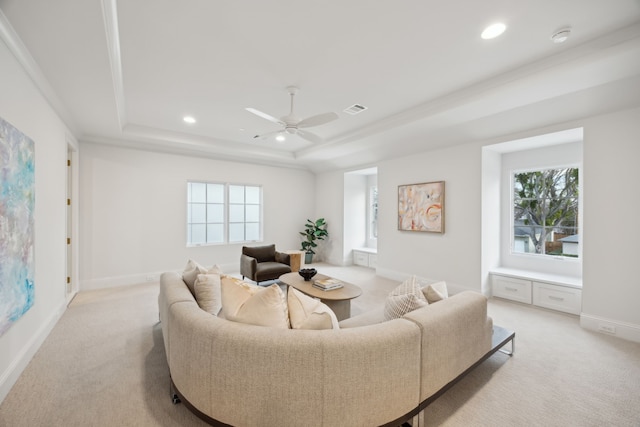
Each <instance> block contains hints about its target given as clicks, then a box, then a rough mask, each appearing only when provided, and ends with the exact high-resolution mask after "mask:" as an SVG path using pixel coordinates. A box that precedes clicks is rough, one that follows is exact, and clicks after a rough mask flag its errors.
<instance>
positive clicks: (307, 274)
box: [298, 268, 317, 282]
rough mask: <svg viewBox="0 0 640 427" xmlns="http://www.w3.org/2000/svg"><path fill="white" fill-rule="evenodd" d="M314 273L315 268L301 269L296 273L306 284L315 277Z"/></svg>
mask: <svg viewBox="0 0 640 427" xmlns="http://www.w3.org/2000/svg"><path fill="white" fill-rule="evenodd" d="M316 273H317V271H316V269H315V268H301V269H300V271H298V274H299V275H301V276H302V277H303V278H304V280H305V281H306V282H308V281H309V280H311V278H312V277H313V276H315V275H316Z"/></svg>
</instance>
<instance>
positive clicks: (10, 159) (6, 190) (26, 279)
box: [0, 118, 35, 335]
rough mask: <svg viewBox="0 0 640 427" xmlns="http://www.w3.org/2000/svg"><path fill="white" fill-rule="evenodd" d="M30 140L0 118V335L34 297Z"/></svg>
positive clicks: (29, 306)
mask: <svg viewBox="0 0 640 427" xmlns="http://www.w3.org/2000/svg"><path fill="white" fill-rule="evenodd" d="M34 209H35V153H34V143H33V141H32V140H31V139H30V138H29V137H27V136H26V135H24V134H23V133H22V132H20V131H19V130H18V129H16V128H15V127H13V126H12V125H11V124H10V123H8V122H6V121H5V120H3V119H2V118H0V335H3V334H4V333H5V332H6V331H7V330H9V328H10V327H11V326H12V325H13V324H14V323H15V322H16V321H17V320H18V319H19V318H20V317H22V315H23V314H25V313H26V312H27V311H28V310H29V309H30V308H31V307H32V306H33V302H34V297H35V288H34V275H35V255H34V251H35V247H34V228H35V221H34Z"/></svg>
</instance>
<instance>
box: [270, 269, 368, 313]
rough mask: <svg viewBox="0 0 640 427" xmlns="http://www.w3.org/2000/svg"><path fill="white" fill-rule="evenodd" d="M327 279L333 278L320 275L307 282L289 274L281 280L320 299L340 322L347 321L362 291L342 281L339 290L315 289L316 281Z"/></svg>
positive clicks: (294, 274)
mask: <svg viewBox="0 0 640 427" xmlns="http://www.w3.org/2000/svg"><path fill="white" fill-rule="evenodd" d="M325 279H331V277H329V276H327V275H324V274H320V273H318V274H316V275H315V276H313V278H312V279H311V280H309V281H308V282H305V280H304V279H303V278H302V276H300V275H299V274H298V273H287V274H283V275H282V276H280V279H279V280H280V281H281V282H282V283H284V284H285V285H288V286H291V287H292V288H296V289H297V290H299V291H300V292H303V293H305V294H307V295H309V296H310V297H314V298H319V299H320V301H322V302H323V303H324V304H326V305H327V306H328V307H329V308H330V309H331V310H333V312H334V313H335V315H336V317H337V318H338V320H344V319H347V318H348V317H349V316H351V300H352V299H354V298H356V297H359V296H360V295H361V294H362V289H360V288H359V287H357V286H356V285H353V284H351V283H348V282H345V281H344V280H340V279H338V280H340V282H341V283H342V284H343V286H342V287H341V288H338V289H332V290H330V291H323V290H322V289H318V288H315V287H313V281H314V280H325Z"/></svg>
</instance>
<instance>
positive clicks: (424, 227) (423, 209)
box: [398, 181, 444, 233]
mask: <svg viewBox="0 0 640 427" xmlns="http://www.w3.org/2000/svg"><path fill="white" fill-rule="evenodd" d="M398 230H403V231H430V232H433V233H444V181H436V182H426V183H423V184H410V185H399V186H398Z"/></svg>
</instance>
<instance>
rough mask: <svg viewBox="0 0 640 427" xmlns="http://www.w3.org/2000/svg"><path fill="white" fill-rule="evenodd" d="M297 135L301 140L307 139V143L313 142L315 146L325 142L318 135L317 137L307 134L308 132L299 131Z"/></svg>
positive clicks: (313, 134)
mask: <svg viewBox="0 0 640 427" xmlns="http://www.w3.org/2000/svg"><path fill="white" fill-rule="evenodd" d="M296 135H298V136H299V137H300V138H304V139H306V140H307V141H311V142H313V143H314V144H320V143H322V142H324V141H323V139H322V138H320V137H319V136H318V135H316V134H315V133H311V132H307V131H306V130H300V129H298V131H297V132H296Z"/></svg>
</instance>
